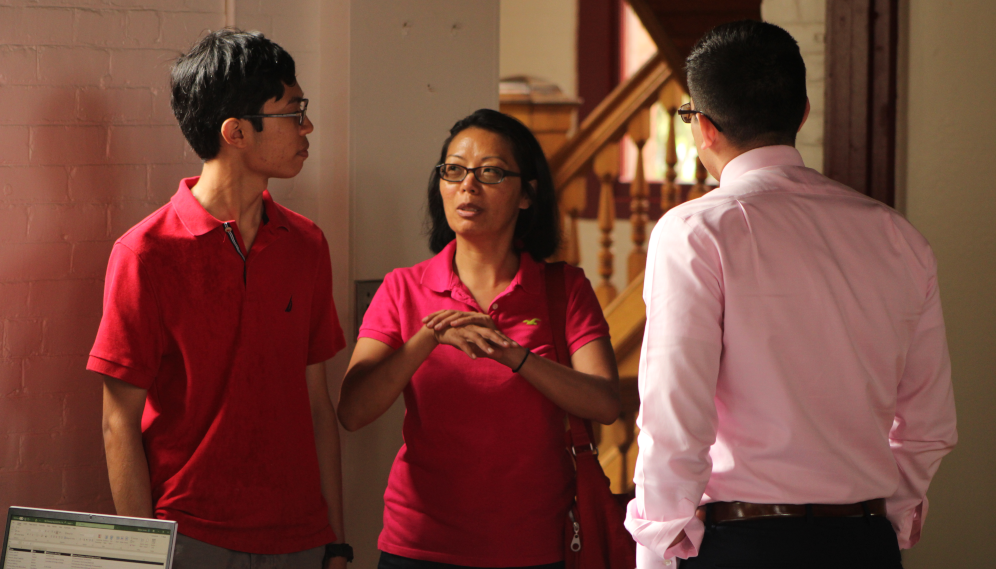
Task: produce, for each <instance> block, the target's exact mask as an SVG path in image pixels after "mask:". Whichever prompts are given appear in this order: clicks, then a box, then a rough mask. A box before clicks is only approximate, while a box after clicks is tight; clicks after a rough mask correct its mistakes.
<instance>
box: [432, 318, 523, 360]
mask: <svg viewBox="0 0 996 569" xmlns="http://www.w3.org/2000/svg"><path fill="white" fill-rule="evenodd" d="M422 322H423V324H425V327H426V328H428V329H429V330H432V333H433V334H434V335H435V337H436V341H437V342H438V343H440V344H446V345H448V346H453V347H454V348H457V349H458V350H460V351H462V352H463V353H465V354H467V355H468V356H470V357H471V358H472V359H476V358H478V357H480V356H483V357H486V358H491V359H493V360H495V361H497V362H498V363H500V364H503V365H506V366H508V367H510V368H511V367H515V366H516V365H517V364H518V363H519V360H521V359H522V356H523V354H524V352H525V348H523V347H522V346H520V345H519V344H518V343H517V342H516V341H515V340H513V339H511V338H509V337H508V336H506V335H505V334H503V333H502V332H501V331H500V330H498V327H497V326H496V325H495V322H494V320H492V319H491V317H490V316H488V315H487V314H482V313H480V312H462V311H460V310H438V311H436V312H433V313H432V314H429V315H428V316H426V317H425V318H423V319H422Z"/></svg>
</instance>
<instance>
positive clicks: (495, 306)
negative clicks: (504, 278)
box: [491, 302, 498, 310]
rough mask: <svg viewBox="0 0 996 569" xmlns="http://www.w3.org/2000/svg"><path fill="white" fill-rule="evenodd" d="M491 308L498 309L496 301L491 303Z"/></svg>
mask: <svg viewBox="0 0 996 569" xmlns="http://www.w3.org/2000/svg"><path fill="white" fill-rule="evenodd" d="M491 310H498V303H497V302H496V303H494V304H492V305H491Z"/></svg>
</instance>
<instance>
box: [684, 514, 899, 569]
mask: <svg viewBox="0 0 996 569" xmlns="http://www.w3.org/2000/svg"><path fill="white" fill-rule="evenodd" d="M824 567H825V568H827V569H830V568H831V567H832V568H838V567H847V568H849V569H865V568H867V569H902V567H903V565H902V561H901V559H900V556H899V543H898V541H897V540H896V532H895V531H894V530H893V529H892V524H891V523H889V520H888V519H886V518H884V517H881V516H869V517H859V518H816V517H814V518H809V519H807V518H780V519H769V520H746V521H734V522H725V523H721V524H708V523H707V524H706V529H705V536H704V537H703V538H702V545H701V547H699V554H698V556H696V557H693V558H691V559H688V560H687V561H681V563H680V569H712V568H716V569H720V568H722V569H789V568H791V569H810V568H812V569H822V568H824Z"/></svg>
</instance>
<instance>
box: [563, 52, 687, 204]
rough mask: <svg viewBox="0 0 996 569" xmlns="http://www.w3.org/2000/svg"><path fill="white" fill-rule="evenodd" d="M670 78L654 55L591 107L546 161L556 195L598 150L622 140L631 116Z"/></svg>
mask: <svg viewBox="0 0 996 569" xmlns="http://www.w3.org/2000/svg"><path fill="white" fill-rule="evenodd" d="M671 76H672V72H671V69H670V67H668V65H667V63H665V61H664V58H663V57H662V56H660V55H659V54H658V55H655V56H654V57H653V58H651V59H650V61H648V62H647V63H645V64H644V65H643V67H641V68H640V70H639V71H637V72H636V73H635V74H633V76H632V77H630V78H629V79H627V80H626V81H624V82H623V83H620V84H619V85H618V86H617V87H616V88H615V89H613V90H612V92H611V93H609V95H608V96H607V97H606V98H605V99H604V100H603V101H602V102H601V103H599V105H598V106H597V107H595V110H593V111H592V112H591V114H589V115H588V116H587V117H586V118H585V120H584V122H583V123H582V124H581V126H580V127H579V128H578V131H577V133H576V134H575V135H574V136H573V137H571V139H570V140H569V141H568V142H567V144H565V145H564V146H563V147H561V148H560V150H558V151H557V153H556V154H554V155H553V156H552V157H551V158H550V170H551V172H552V173H553V185H554V187H556V188H557V193H558V195H559V194H560V193H561V192H562V191H563V189H564V188H565V187H566V186H567V183H568V182H570V181H571V179H572V178H574V177H575V176H577V175H578V174H581V173H582V171H583V170H584V168H585V167H586V166H587V165H588V164H590V163H591V160H592V158H594V157H595V154H597V153H598V151H599V150H601V149H602V148H603V147H604V146H605V145H606V144H607V143H609V142H612V141H614V140H617V139H618V138H619V137H620V136H622V134H623V133H624V132H625V131H626V127H627V125H628V124H629V120H630V119H631V118H632V117H633V115H635V114H636V113H637V112H638V111H639V110H640V109H642V108H644V107H648V106H650V105H652V104H653V103H654V102H655V101H656V100H657V94H658V92H659V91H660V89H661V87H663V86H664V83H666V82H667V80H668V79H670V78H671Z"/></svg>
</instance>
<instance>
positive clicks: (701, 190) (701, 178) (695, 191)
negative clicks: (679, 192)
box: [688, 157, 709, 200]
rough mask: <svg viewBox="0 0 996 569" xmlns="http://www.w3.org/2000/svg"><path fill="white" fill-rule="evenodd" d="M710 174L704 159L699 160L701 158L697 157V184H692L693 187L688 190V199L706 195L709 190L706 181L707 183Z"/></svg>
mask: <svg viewBox="0 0 996 569" xmlns="http://www.w3.org/2000/svg"><path fill="white" fill-rule="evenodd" d="M708 175H709V172H708V171H706V168H705V166H703V165H702V160H699V158H698V157H696V158H695V185H694V186H692V189H691V190H689V192H688V199H689V200H694V199H695V198H701V197H702V196H704V195H706V192H708V191H709V187H708V186H706V183H705V181H706V176H708Z"/></svg>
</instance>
